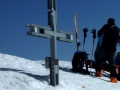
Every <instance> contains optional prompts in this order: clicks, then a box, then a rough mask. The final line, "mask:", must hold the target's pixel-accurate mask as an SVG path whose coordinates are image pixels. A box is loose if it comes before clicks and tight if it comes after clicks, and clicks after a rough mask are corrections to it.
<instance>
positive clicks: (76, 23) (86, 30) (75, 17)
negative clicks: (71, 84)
mask: <svg viewBox="0 0 120 90" xmlns="http://www.w3.org/2000/svg"><path fill="white" fill-rule="evenodd" d="M74 21H75V32H76V44H77V51H79V50H80V42H79V39H78V14H75V16H74ZM83 32H84V41H83V52H84V45H85V38H86V36H87V34H86V32H88V29H87V28H84V29H83ZM91 33H93V45H92V56H91V60H92V58H93V56H94V42H95V38H96V30H95V29H93V30H92V32H91ZM90 67H92V61H91V65H90ZM90 72H91V70H90Z"/></svg>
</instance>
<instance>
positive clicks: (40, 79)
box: [0, 68, 49, 82]
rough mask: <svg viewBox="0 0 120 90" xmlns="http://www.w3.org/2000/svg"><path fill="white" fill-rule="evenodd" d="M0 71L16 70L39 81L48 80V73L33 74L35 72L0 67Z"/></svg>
mask: <svg viewBox="0 0 120 90" xmlns="http://www.w3.org/2000/svg"><path fill="white" fill-rule="evenodd" d="M0 71H13V72H17V73H21V74H25V75H27V76H30V77H32V78H34V79H36V80H39V81H47V82H49V81H48V78H49V75H44V76H41V75H35V74H32V73H27V72H25V71H23V70H18V69H13V68H0Z"/></svg>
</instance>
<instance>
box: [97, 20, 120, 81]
mask: <svg viewBox="0 0 120 90" xmlns="http://www.w3.org/2000/svg"><path fill="white" fill-rule="evenodd" d="M102 34H103V35H104V36H103V39H102V43H101V47H100V48H101V51H102V54H103V53H104V54H103V56H102V57H99V56H97V55H96V56H95V60H96V61H95V62H96V65H95V66H96V67H95V69H96V74H95V75H96V76H97V77H101V76H102V72H101V64H102V62H103V58H105V59H104V60H108V62H109V66H110V82H113V83H117V82H118V80H117V79H116V69H115V53H116V45H117V41H118V37H119V28H118V27H117V26H116V25H115V20H114V19H113V18H109V19H108V21H107V24H105V25H104V26H103V27H102V28H101V29H100V30H99V31H98V37H100V36H101V35H102ZM98 54H99V53H98Z"/></svg>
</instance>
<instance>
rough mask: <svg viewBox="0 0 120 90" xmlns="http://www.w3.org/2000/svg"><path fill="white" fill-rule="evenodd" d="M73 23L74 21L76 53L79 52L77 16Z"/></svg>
mask: <svg viewBox="0 0 120 90" xmlns="http://www.w3.org/2000/svg"><path fill="white" fill-rule="evenodd" d="M74 21H75V33H76V44H77V51H79V50H80V42H79V39H78V14H75V17H74Z"/></svg>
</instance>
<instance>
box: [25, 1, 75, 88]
mask: <svg viewBox="0 0 120 90" xmlns="http://www.w3.org/2000/svg"><path fill="white" fill-rule="evenodd" d="M56 17H57V15H56V0H48V25H49V26H50V27H45V26H41V25H36V24H27V27H30V31H28V32H27V34H28V35H32V36H37V37H42V38H50V51H51V57H50V58H49V62H48V63H47V64H48V66H49V68H50V85H52V86H56V85H59V63H58V59H57V43H56V41H57V40H59V41H64V42H70V43H71V42H73V34H71V33H69V32H65V31H61V30H58V31H56V24H57V20H56ZM47 59H48V58H47Z"/></svg>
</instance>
